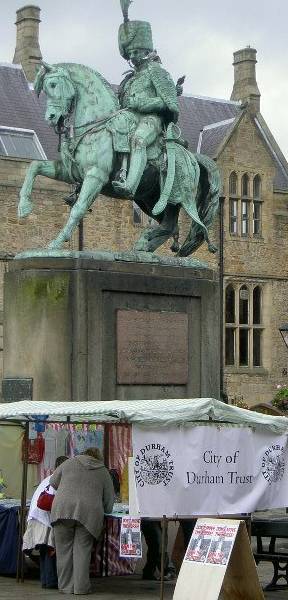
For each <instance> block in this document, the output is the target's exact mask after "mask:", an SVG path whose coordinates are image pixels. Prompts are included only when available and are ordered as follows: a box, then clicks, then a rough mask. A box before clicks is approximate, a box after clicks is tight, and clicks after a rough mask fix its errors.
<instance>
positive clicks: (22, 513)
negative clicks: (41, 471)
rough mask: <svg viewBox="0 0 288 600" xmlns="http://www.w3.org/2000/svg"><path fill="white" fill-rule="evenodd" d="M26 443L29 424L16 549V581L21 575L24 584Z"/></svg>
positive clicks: (24, 454) (24, 437)
mask: <svg viewBox="0 0 288 600" xmlns="http://www.w3.org/2000/svg"><path fill="white" fill-rule="evenodd" d="M28 443H29V422H28V421H27V422H26V423H25V430H24V436H23V469H22V490H21V508H20V522H19V532H18V549H17V573H16V580H17V583H19V580H20V574H21V583H23V582H24V555H23V552H22V542H23V535H24V529H25V517H26V499H27V475H28Z"/></svg>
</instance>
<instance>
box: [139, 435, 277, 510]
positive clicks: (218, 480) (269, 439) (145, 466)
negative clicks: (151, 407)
mask: <svg viewBox="0 0 288 600" xmlns="http://www.w3.org/2000/svg"><path fill="white" fill-rule="evenodd" d="M133 456H134V476H135V483H136V492H137V499H138V505H139V511H140V514H141V516H149V517H158V518H159V517H161V516H162V515H166V516H170V517H171V516H174V515H175V514H176V515H179V516H181V515H182V516H187V515H217V514H222V515H225V514H226V515H227V514H241V513H250V512H253V511H255V510H264V509H270V508H275V507H277V508H280V507H285V506H288V485H287V471H288V467H287V460H288V447H287V435H278V434H277V435H275V434H273V433H270V432H269V433H266V432H264V431H254V430H252V429H251V428H248V427H227V426H226V427H225V426H221V427H217V426H215V425H209V426H196V427H189V428H184V427H183V428H180V427H178V428H176V427H175V428H163V429H159V430H156V429H144V428H140V427H136V426H133Z"/></svg>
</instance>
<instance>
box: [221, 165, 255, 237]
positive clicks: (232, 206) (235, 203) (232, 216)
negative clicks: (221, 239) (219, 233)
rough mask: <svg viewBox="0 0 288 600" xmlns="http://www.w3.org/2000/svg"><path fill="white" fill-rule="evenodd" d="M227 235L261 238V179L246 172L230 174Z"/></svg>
mask: <svg viewBox="0 0 288 600" xmlns="http://www.w3.org/2000/svg"><path fill="white" fill-rule="evenodd" d="M228 192H229V233H230V235H231V237H239V238H242V239H245V238H246V239H248V238H250V239H251V238H252V239H256V238H261V237H262V204H263V199H262V177H261V175H260V174H259V173H255V174H251V173H248V172H247V171H245V172H241V173H240V172H237V171H235V170H233V171H231V172H230V175H229V178H228Z"/></svg>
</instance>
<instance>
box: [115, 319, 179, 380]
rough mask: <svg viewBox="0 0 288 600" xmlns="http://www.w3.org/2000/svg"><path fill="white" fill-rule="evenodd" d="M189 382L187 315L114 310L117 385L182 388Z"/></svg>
mask: <svg viewBox="0 0 288 600" xmlns="http://www.w3.org/2000/svg"><path fill="white" fill-rule="evenodd" d="M187 382H188V315H187V314H186V313H180V312H168V311H149V310H141V311H140V310H118V311H117V383H118V384H130V385H133V384H134V385H139V384H142V385H145V384H146V385H173V384H174V385H185V384H186V383H187Z"/></svg>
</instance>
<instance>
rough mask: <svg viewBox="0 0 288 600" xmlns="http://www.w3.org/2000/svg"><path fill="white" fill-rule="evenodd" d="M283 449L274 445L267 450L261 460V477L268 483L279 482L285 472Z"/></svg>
mask: <svg viewBox="0 0 288 600" xmlns="http://www.w3.org/2000/svg"><path fill="white" fill-rule="evenodd" d="M284 450H285V449H284V448H283V446H282V447H281V446H279V444H276V445H275V446H270V447H269V448H267V450H266V452H265V453H264V456H263V458H262V475H263V477H264V478H265V479H266V481H268V482H269V485H271V483H276V482H277V481H281V479H282V477H283V475H284V471H285V457H284Z"/></svg>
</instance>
